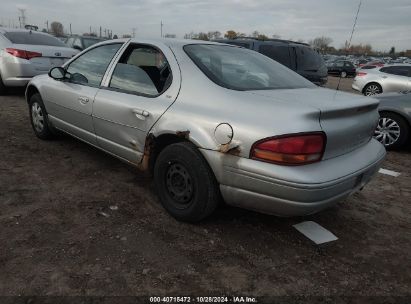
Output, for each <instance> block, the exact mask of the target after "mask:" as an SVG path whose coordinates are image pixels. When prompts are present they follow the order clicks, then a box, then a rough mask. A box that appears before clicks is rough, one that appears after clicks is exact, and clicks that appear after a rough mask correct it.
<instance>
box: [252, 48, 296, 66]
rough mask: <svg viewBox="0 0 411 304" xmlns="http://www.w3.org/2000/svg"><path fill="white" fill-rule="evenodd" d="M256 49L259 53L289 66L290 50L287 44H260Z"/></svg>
mask: <svg viewBox="0 0 411 304" xmlns="http://www.w3.org/2000/svg"><path fill="white" fill-rule="evenodd" d="M258 51H259V52H260V53H261V54H263V55H265V56H267V57H270V58H271V59H274V60H275V61H277V62H279V63H281V64H283V65H285V66H286V67H291V62H290V51H289V48H288V46H274V45H260V47H259V50H258Z"/></svg>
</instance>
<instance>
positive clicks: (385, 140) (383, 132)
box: [374, 117, 401, 147]
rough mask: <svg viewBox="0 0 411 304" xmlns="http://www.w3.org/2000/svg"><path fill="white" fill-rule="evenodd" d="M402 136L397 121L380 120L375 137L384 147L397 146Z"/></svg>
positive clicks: (389, 119)
mask: <svg viewBox="0 0 411 304" xmlns="http://www.w3.org/2000/svg"><path fill="white" fill-rule="evenodd" d="M400 135H401V128H400V126H399V124H398V123H397V122H396V121H395V120H393V119H391V118H387V117H381V118H380V119H379V120H378V125H377V128H376V129H375V134H374V137H375V138H376V139H377V140H378V141H379V142H381V143H382V144H383V145H384V146H386V147H388V146H391V145H393V144H395V143H396V142H397V141H398V139H399V138H400Z"/></svg>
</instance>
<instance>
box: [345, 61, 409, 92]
mask: <svg viewBox="0 0 411 304" xmlns="http://www.w3.org/2000/svg"><path fill="white" fill-rule="evenodd" d="M352 88H353V89H354V90H356V91H359V92H361V93H363V94H364V95H365V96H371V95H376V94H381V93H387V92H401V91H409V90H411V65H410V64H393V65H386V66H384V67H380V68H374V69H361V70H358V71H357V75H356V76H355V78H354V81H353V83H352Z"/></svg>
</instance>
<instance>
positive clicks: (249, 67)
mask: <svg viewBox="0 0 411 304" xmlns="http://www.w3.org/2000/svg"><path fill="white" fill-rule="evenodd" d="M184 50H185V52H186V53H187V55H188V56H189V57H190V58H191V59H192V60H193V61H194V63H195V64H196V65H197V66H198V67H199V68H200V70H201V71H203V73H204V74H205V75H207V76H208V77H209V78H210V79H211V80H212V81H214V82H215V83H217V84H218V85H220V86H222V87H225V88H228V89H233V90H241V91H246V90H273V89H297V88H311V87H315V85H313V84H312V83H311V82H309V81H308V80H306V79H305V78H303V77H302V76H300V75H298V74H297V73H295V72H293V71H292V70H290V69H288V68H286V67H285V66H283V65H282V64H280V63H278V62H275V61H273V60H271V59H270V58H268V57H266V56H264V55H262V54H260V53H258V52H255V51H251V50H247V49H243V48H238V47H235V46H227V45H206V44H191V45H186V46H185V47H184Z"/></svg>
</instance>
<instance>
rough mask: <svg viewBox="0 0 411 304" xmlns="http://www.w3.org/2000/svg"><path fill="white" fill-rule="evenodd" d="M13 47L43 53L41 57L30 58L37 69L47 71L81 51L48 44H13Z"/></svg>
mask: <svg viewBox="0 0 411 304" xmlns="http://www.w3.org/2000/svg"><path fill="white" fill-rule="evenodd" d="M11 47H12V48H15V49H19V50H25V51H30V52H37V53H41V57H35V58H32V59H30V63H31V64H33V67H34V68H35V70H36V71H41V72H47V71H48V70H50V69H51V68H52V67H55V66H61V65H62V64H64V63H65V62H66V61H67V60H69V59H70V58H72V57H73V56H74V55H76V54H77V53H78V52H79V51H78V50H75V49H72V48H68V47H59V46H48V45H32V44H13V45H12V46H11Z"/></svg>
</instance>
